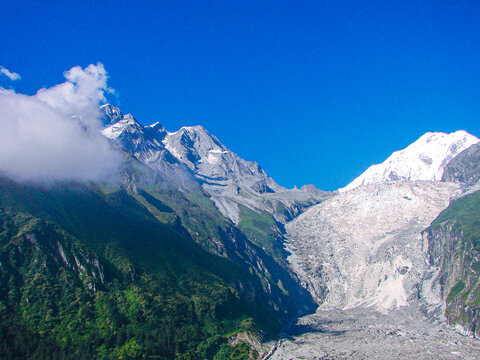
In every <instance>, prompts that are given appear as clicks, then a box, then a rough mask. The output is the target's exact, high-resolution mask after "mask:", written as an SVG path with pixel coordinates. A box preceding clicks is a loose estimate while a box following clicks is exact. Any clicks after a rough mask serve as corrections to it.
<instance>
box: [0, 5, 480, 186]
mask: <svg viewBox="0 0 480 360" xmlns="http://www.w3.org/2000/svg"><path fill="white" fill-rule="evenodd" d="M479 24H480V3H479V2H478V1H328V2H327V1H227V0H218V1H181V0H180V1H179V0H176V1H166V0H165V1H137V2H132V1H101V0H99V1H83V2H80V1H66V2H59V1H46V0H44V1H22V0H5V1H2V2H0V65H3V66H4V67H5V68H8V69H9V70H11V71H14V72H17V73H19V74H20V75H21V76H22V79H21V80H18V81H15V82H9V81H8V79H7V78H6V77H5V76H3V77H1V80H0V86H4V87H13V88H15V89H16V91H18V92H23V93H29V94H32V93H34V92H35V91H36V90H37V89H39V88H40V87H44V86H52V85H54V84H57V83H60V82H62V81H63V80H64V79H63V75H62V74H63V72H64V71H65V70H68V69H70V68H71V67H73V66H76V65H80V66H82V67H84V66H87V65H88V64H91V63H97V62H101V63H103V64H104V66H105V68H106V69H107V71H108V73H109V76H110V78H109V85H110V86H111V87H113V88H114V89H115V90H116V92H117V94H116V96H112V97H111V98H110V100H111V102H112V103H114V104H116V105H118V106H119V107H120V108H121V109H122V110H123V111H124V112H130V113H132V114H133V115H134V116H135V117H136V118H137V119H138V120H139V121H140V122H142V123H145V124H148V123H153V122H156V121H160V122H161V123H162V124H163V125H164V126H165V127H166V128H167V130H170V131H175V130H177V129H178V128H179V127H181V126H183V125H196V124H201V125H203V126H204V127H206V128H207V129H208V130H209V131H210V132H211V133H212V134H214V135H216V136H217V137H218V138H219V139H220V140H221V141H222V142H223V143H224V144H225V145H226V146H227V147H229V148H230V149H231V150H233V151H235V152H237V153H238V154H239V155H240V156H241V157H243V158H245V159H247V160H255V161H258V162H259V163H260V165H261V166H262V167H263V168H264V169H265V170H266V171H267V173H268V174H269V175H271V176H272V177H273V178H274V179H275V180H277V182H278V183H280V184H281V185H284V186H287V187H292V186H293V185H295V184H296V185H299V186H300V185H302V184H309V183H313V184H315V185H317V186H318V187H319V188H321V189H324V190H333V189H336V188H338V187H341V186H344V185H346V184H347V183H349V182H350V181H351V180H353V179H354V178H355V177H356V176H358V175H360V174H361V173H362V172H363V171H364V170H365V169H366V168H367V167H368V166H369V165H371V164H373V163H378V162H381V161H383V160H384V159H385V158H386V157H387V156H388V155H389V154H390V153H391V152H393V151H395V150H398V149H401V148H403V147H405V146H407V145H408V144H410V143H411V142H413V141H414V140H416V139H417V138H418V137H420V136H421V135H422V134H423V133H425V132H427V131H443V132H452V131H455V130H459V129H464V130H466V131H468V132H470V133H472V134H474V135H476V136H480V122H479V118H480V90H479V84H480V71H479V65H480V25H479Z"/></svg>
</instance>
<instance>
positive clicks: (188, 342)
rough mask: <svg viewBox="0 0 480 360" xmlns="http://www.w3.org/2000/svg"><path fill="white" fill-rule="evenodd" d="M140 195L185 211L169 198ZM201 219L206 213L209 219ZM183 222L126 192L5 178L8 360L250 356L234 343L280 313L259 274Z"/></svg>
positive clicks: (4, 341)
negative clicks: (268, 300)
mask: <svg viewBox="0 0 480 360" xmlns="http://www.w3.org/2000/svg"><path fill="white" fill-rule="evenodd" d="M177 195H178V194H177ZM136 196H137V195H136ZM138 196H141V197H142V198H143V199H145V201H147V202H148V203H149V204H151V205H152V206H153V207H155V209H157V210H158V211H159V213H170V214H172V216H174V217H175V216H176V215H175V214H174V213H173V210H172V207H171V206H170V205H169V204H167V201H165V202H163V201H161V200H160V199H154V198H152V195H149V194H148V193H146V192H139V193H138ZM181 201H183V202H185V203H186V202H187V200H186V199H182V200H181ZM180 204H181V202H180ZM184 206H186V205H184ZM194 209H195V207H194ZM197 211H198V213H199V214H200V213H201V209H198V210H197ZM196 220H197V221H198V222H201V221H205V220H203V219H202V217H201V216H200V215H199V216H198V217H197V219H196ZM179 221H180V220H174V221H172V222H168V221H167V222H161V221H159V220H158V218H157V216H155V214H153V213H152V212H151V211H149V209H148V208H146V207H145V206H144V205H143V204H142V203H141V202H139V201H137V199H136V198H135V196H132V195H131V194H129V193H128V192H127V191H125V190H122V189H116V190H114V191H108V192H106V191H103V190H102V191H100V190H99V188H97V187H95V186H93V185H92V186H88V187H87V186H81V185H77V184H64V185H62V186H54V187H49V188H45V187H33V186H24V185H19V184H15V183H13V182H10V181H8V180H6V179H2V180H1V181H0V331H1V334H2V336H1V339H0V351H1V354H2V358H5V359H26V358H28V359H142V358H145V359H154V358H155V359H173V358H183V359H204V358H213V357H214V356H215V354H217V352H219V351H221V352H222V353H225V351H227V350H228V351H230V354H231V358H242V356H244V355H245V354H249V353H250V347H249V346H247V345H246V344H245V345H242V344H239V345H238V346H237V347H234V348H232V347H230V346H229V345H226V341H227V338H228V337H229V336H230V335H231V334H232V333H235V332H238V331H244V329H243V328H242V321H243V320H244V319H246V318H249V317H253V318H258V319H260V321H261V320H262V319H267V318H268V317H269V316H271V315H273V314H274V311H273V310H270V311H269V310H268V306H269V305H268V304H265V305H263V307H262V306H257V305H258V302H259V301H260V300H259V299H256V296H257V295H256V293H257V292H258V291H259V287H258V285H256V282H258V280H255V278H254V277H253V276H252V275H250V274H249V273H248V272H246V271H244V270H242V269H241V268H240V267H238V266H237V265H235V264H233V263H232V262H231V261H229V260H228V259H225V258H221V257H219V256H216V255H213V254H211V253H208V252H206V251H205V250H204V249H203V248H202V247H201V246H199V245H198V244H197V242H195V241H194V240H193V239H192V238H191V237H190V235H189V231H187V230H186V229H185V228H184V227H183V226H182V225H181V223H180V222H179ZM205 222H206V221H205ZM201 226H205V223H203V225H199V227H201ZM210 226H211V224H210ZM211 227H212V229H214V230H215V231H218V230H216V227H215V226H211ZM204 232H205V230H204ZM232 284H241V287H242V288H243V289H246V290H248V291H249V293H250V294H244V293H242V292H239V291H237V290H235V287H233V286H232ZM252 293H253V295H252ZM252 296H253V298H252ZM225 346H228V349H227V348H225ZM222 356H223V355H222ZM228 356H230V355H228Z"/></svg>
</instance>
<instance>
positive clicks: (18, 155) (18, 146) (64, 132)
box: [0, 64, 121, 181]
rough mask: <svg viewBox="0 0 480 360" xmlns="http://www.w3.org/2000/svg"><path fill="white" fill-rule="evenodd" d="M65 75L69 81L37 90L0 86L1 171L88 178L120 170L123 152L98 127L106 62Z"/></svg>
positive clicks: (30, 177)
mask: <svg viewBox="0 0 480 360" xmlns="http://www.w3.org/2000/svg"><path fill="white" fill-rule="evenodd" d="M64 75H65V78H66V79H67V81H66V82H64V83H62V84H59V85H56V86H54V87H51V88H48V89H41V90H39V91H38V92H37V94H36V95H33V96H28V95H23V94H17V93H15V92H14V91H13V90H5V89H2V88H0V171H1V172H2V173H4V174H6V175H7V176H10V177H12V178H14V179H16V180H20V181H22V180H27V181H56V180H78V181H88V180H101V179H106V178H108V177H110V176H112V174H114V173H115V171H116V170H117V168H118V166H119V164H120V162H121V155H120V154H118V153H117V152H116V151H115V150H113V149H112V147H111V146H110V144H109V143H108V141H107V140H106V139H105V138H104V137H103V136H102V135H101V134H100V132H99V131H98V129H99V128H100V124H101V122H100V113H99V110H98V105H99V103H100V102H102V101H104V100H105V97H104V93H105V91H108V90H109V89H108V87H107V84H106V79H107V76H106V72H105V69H104V67H103V65H102V64H97V65H90V66H88V67H86V68H85V69H82V68H80V67H74V68H72V69H70V70H69V71H67V72H66V73H65V74H64ZM74 115H78V116H74Z"/></svg>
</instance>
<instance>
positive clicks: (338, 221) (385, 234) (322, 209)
mask: <svg viewBox="0 0 480 360" xmlns="http://www.w3.org/2000/svg"><path fill="white" fill-rule="evenodd" d="M456 194H457V195H458V194H459V186H458V185H455V184H451V183H434V182H425V181H416V182H393V183H382V184H373V185H367V186H362V187H359V188H356V189H354V190H351V191H348V192H345V193H340V194H339V195H337V196H335V197H333V198H331V199H329V200H327V201H325V202H323V203H322V204H319V205H316V206H314V207H312V208H310V209H309V210H307V211H306V212H305V213H303V214H302V215H300V216H299V217H297V218H296V219H295V220H294V221H292V222H290V223H288V224H287V226H286V228H287V234H288V239H289V243H288V247H289V248H290V249H291V250H292V252H293V255H292V256H291V259H290V262H291V264H292V267H293V269H294V270H295V272H296V273H297V274H299V275H300V278H301V279H302V281H304V283H305V286H306V287H307V288H308V289H309V290H310V292H311V293H312V294H314V296H315V298H316V300H317V301H318V303H320V304H321V309H324V310H332V309H350V308H353V307H357V306H373V307H374V308H376V309H377V310H379V311H382V312H386V311H388V310H390V309H392V308H394V307H399V306H407V305H408V299H409V298H411V297H413V298H415V297H418V294H417V292H418V289H417V288H416V285H417V284H418V283H419V281H420V279H421V277H422V275H423V273H424V271H425V270H426V267H427V265H426V263H425V258H424V255H423V252H422V245H423V244H422V236H421V232H422V231H423V230H424V229H425V228H427V227H428V225H429V224H430V223H431V222H432V221H433V220H435V218H436V217H437V215H438V214H439V213H440V212H441V211H442V210H443V209H445V208H446V207H447V206H448V204H449V201H450V199H451V198H452V197H453V196H455V195H456Z"/></svg>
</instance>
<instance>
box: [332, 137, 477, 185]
mask: <svg viewBox="0 0 480 360" xmlns="http://www.w3.org/2000/svg"><path fill="white" fill-rule="evenodd" d="M479 141H480V140H479V139H478V138H476V137H475V136H473V135H471V134H469V133H467V132H466V131H464V130H459V131H456V132H453V133H450V134H446V133H442V132H427V133H425V134H424V135H422V136H421V137H420V138H419V139H418V140H417V141H415V142H414V143H412V144H410V145H409V146H407V147H406V148H405V149H403V150H399V151H395V152H394V153H393V154H392V155H390V156H389V157H388V158H387V159H386V160H385V161H384V162H383V163H381V164H376V165H372V166H370V167H369V168H368V169H367V170H366V171H365V172H364V173H363V174H362V175H360V176H359V177H358V178H356V179H355V180H353V181H352V182H351V183H350V184H348V185H347V186H346V187H344V188H342V189H339V191H341V192H343V191H348V190H351V189H354V188H356V187H358V186H360V185H366V184H373V183H381V182H389V181H405V180H410V181H413V180H430V181H440V180H441V179H442V174H443V170H444V168H445V166H446V165H447V164H448V162H449V161H450V160H451V159H453V158H454V157H455V156H456V155H458V154H459V153H461V152H462V151H463V150H465V149H467V148H469V147H470V146H471V145H473V144H476V143H478V142H479Z"/></svg>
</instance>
